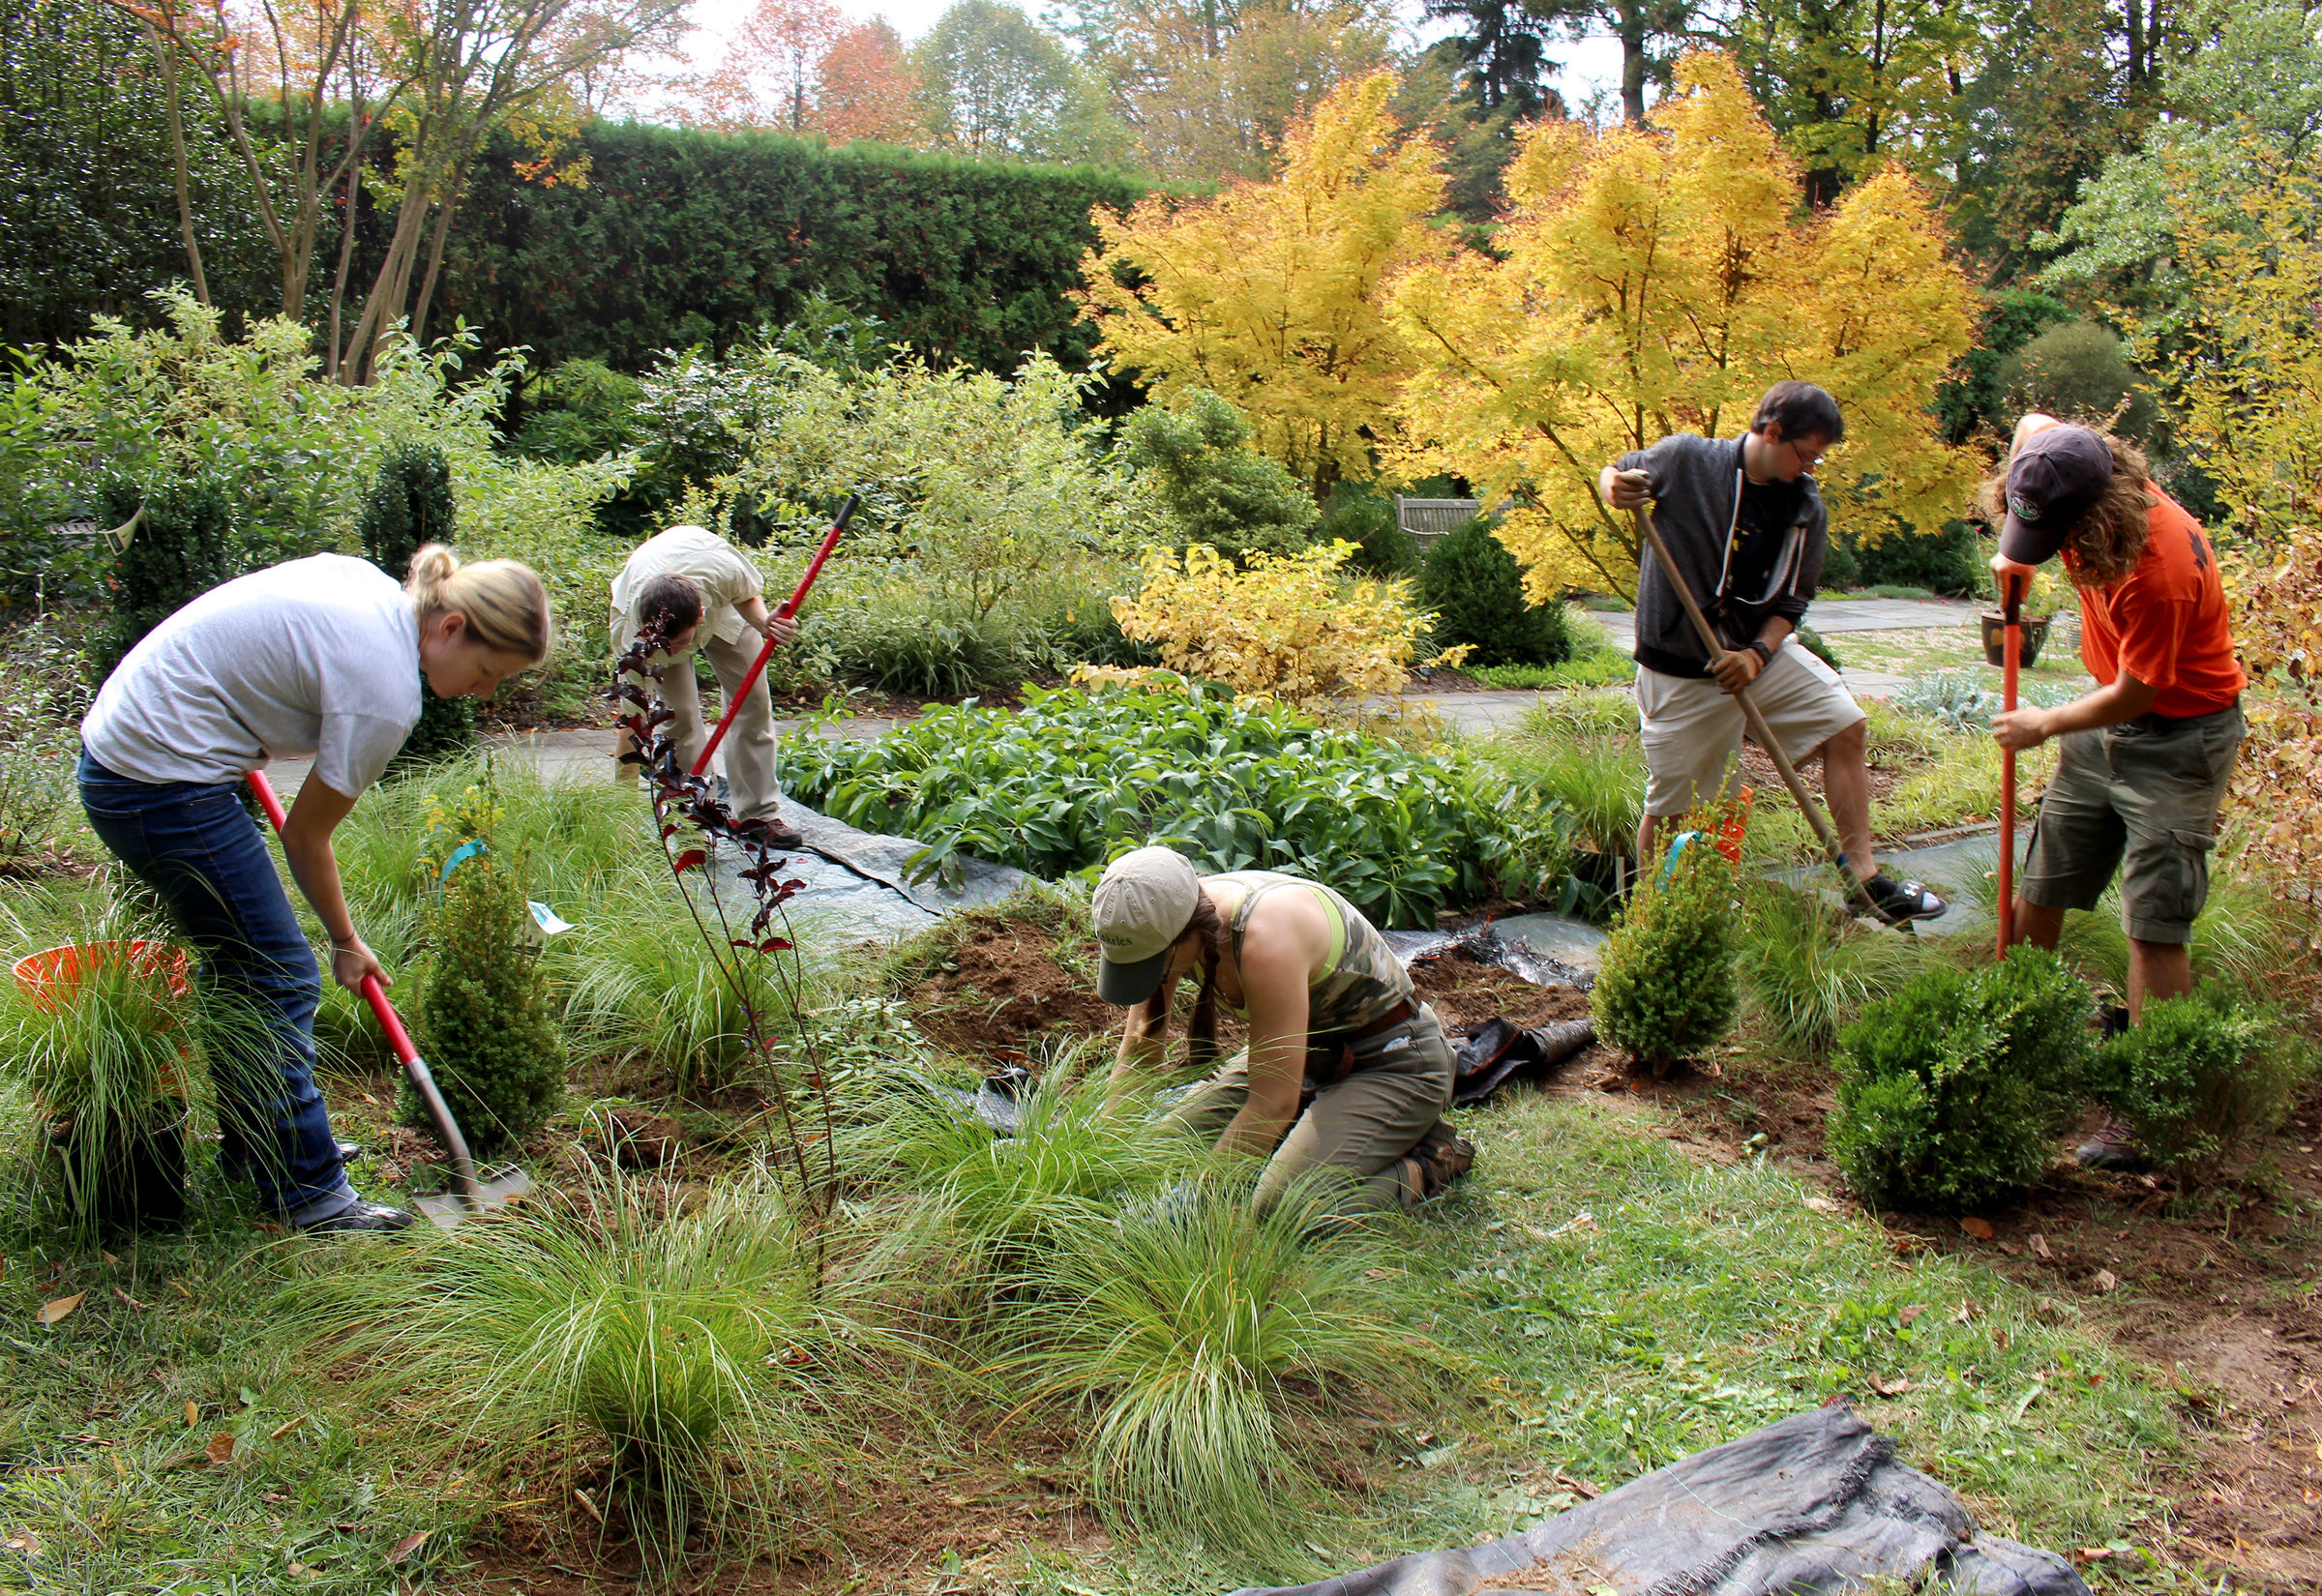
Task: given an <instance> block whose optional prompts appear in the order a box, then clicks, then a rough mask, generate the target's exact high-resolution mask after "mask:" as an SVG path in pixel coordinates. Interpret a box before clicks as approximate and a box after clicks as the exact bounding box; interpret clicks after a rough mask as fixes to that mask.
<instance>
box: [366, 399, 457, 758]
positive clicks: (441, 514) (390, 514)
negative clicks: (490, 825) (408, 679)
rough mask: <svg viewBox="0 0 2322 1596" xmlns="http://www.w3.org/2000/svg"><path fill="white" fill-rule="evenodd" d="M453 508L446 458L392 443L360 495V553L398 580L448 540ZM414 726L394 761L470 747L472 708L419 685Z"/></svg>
mask: <svg viewBox="0 0 2322 1596" xmlns="http://www.w3.org/2000/svg"><path fill="white" fill-rule="evenodd" d="M458 517H459V512H458V511H457V509H456V508H455V507H454V505H453V503H452V468H451V462H450V461H449V460H447V459H445V458H444V456H443V451H442V450H441V449H438V448H436V447H435V445H433V444H432V443H405V444H398V445H396V446H395V447H394V448H392V449H389V450H388V451H387V453H386V454H385V455H384V456H382V457H381V458H380V459H379V475H378V480H377V481H375V482H373V483H372V486H371V490H370V491H369V492H368V493H366V494H364V495H363V511H362V514H361V516H360V517H358V518H357V520H356V523H355V527H356V530H357V532H358V533H360V534H361V536H362V539H363V552H364V553H365V554H367V555H369V556H370V557H371V562H372V564H373V565H375V566H377V567H378V568H379V569H380V570H382V571H384V572H386V573H387V575H389V576H393V577H395V578H396V579H397V580H398V581H401V580H402V578H403V577H404V576H408V575H409V574H410V570H411V556H412V555H414V554H416V553H418V552H419V549H420V547H421V546H422V545H423V544H431V543H450V542H451V541H452V537H453V533H454V531H455V530H456V528H457V526H458ZM419 699H420V705H419V724H417V725H415V726H413V727H412V728H411V735H410V736H408V737H406V738H405V739H403V747H402V752H401V753H399V754H397V755H396V758H397V759H398V760H418V759H434V758H440V757H442V756H443V755H445V754H457V753H459V752H460V751H461V750H462V749H466V748H469V747H472V746H473V745H474V743H475V740H476V706H475V704H474V702H473V701H472V700H470V699H466V698H438V697H437V696H435V690H434V689H433V688H432V687H430V686H428V684H427V682H426V681H425V680H424V679H423V680H422V681H421V682H420V684H419Z"/></svg>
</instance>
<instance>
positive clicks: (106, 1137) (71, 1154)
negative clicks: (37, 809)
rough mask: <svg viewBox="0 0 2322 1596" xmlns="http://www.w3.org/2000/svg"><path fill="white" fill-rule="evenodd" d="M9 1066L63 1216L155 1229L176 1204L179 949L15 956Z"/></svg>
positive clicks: (182, 1180) (183, 1037) (134, 945)
mask: <svg viewBox="0 0 2322 1596" xmlns="http://www.w3.org/2000/svg"><path fill="white" fill-rule="evenodd" d="M15 978H16V1002H15V1012H14V1013H13V1014H12V1015H11V1017H10V1019H11V1024H10V1027H9V1028H10V1030H11V1031H12V1032H13V1033H14V1034H13V1035H12V1036H11V1037H10V1038H9V1042H10V1044H11V1046H10V1048H9V1059H10V1066H11V1067H12V1068H13V1069H15V1071H16V1072H17V1073H18V1074H19V1075H20V1076H21V1077H22V1078H23V1079H24V1082H25V1084H26V1085H27V1086H28V1087H29V1088H30V1089H31V1092H32V1096H33V1100H34V1102H35V1103H36V1104H37V1105H38V1106H39V1108H40V1112H41V1118H42V1131H43V1136H42V1139H43V1142H44V1144H45V1149H46V1152H47V1155H48V1157H49V1158H50V1159H51V1160H52V1161H53V1164H54V1167H55V1170H56V1172H57V1174H58V1176H59V1177H60V1178H61V1180H62V1182H63V1185H64V1189H65V1201H66V1206H67V1208H68V1209H69V1210H70V1211H71V1213H72V1215H73V1218H74V1220H75V1221H76V1222H77V1223H78V1224H80V1225H81V1226H83V1227H87V1228H90V1229H93V1230H98V1231H118V1230H127V1229H136V1228H166V1227H175V1226H177V1225H179V1224H182V1223H183V1222H184V1220H185V1213H186V1122H187V1117H188V1109H187V1103H186V1077H185V1059H186V1055H187V1053H188V1051H189V1050H190V1046H191V1039H192V1036H193V1029H194V1028H193V1024H192V1019H193V1015H192V1008H193V1005H192V1002H191V993H190V989H189V986H188V983H187V980H186V955H185V951H184V950H183V949H181V948H175V947H171V946H170V945H169V944H167V943H165V942H161V941H147V940H119V941H92V942H81V943H71V944H67V945H65V946H63V947H56V948H50V949H48V950H47V951H45V952H44V953H36V954H33V955H30V956H29V957H27V958H24V959H20V960H18V961H16V964H15Z"/></svg>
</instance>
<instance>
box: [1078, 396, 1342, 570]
mask: <svg viewBox="0 0 2322 1596" xmlns="http://www.w3.org/2000/svg"><path fill="white" fill-rule="evenodd" d="M1121 455H1122V458H1124V459H1126V460H1127V462H1128V464H1129V466H1130V468H1131V469H1132V470H1134V471H1136V472H1137V474H1138V476H1139V478H1140V480H1141V481H1142V482H1144V483H1145V484H1146V485H1147V486H1149V487H1151V488H1153V489H1154V490H1155V491H1156V492H1157V493H1158V494H1159V495H1160V499H1161V502H1162V503H1163V504H1164V505H1165V506H1167V507H1168V510H1169V514H1170V517H1171V518H1172V519H1173V520H1174V521H1175V522H1176V526H1175V527H1174V529H1173V530H1172V531H1171V533H1170V535H1169V537H1168V539H1167V541H1168V542H1169V544H1170V545H1171V546H1172V547H1176V548H1178V549H1180V550H1182V549H1183V548H1185V547H1188V546H1190V545H1192V544H1197V543H1199V544H1207V545H1208V546H1209V547H1212V548H1214V549H1216V550H1217V551H1218V552H1219V553H1221V554H1224V555H1226V556H1227V557H1228V558H1230V559H1235V560H1239V559H1241V558H1242V557H1243V556H1245V555H1247V554H1250V553H1253V552H1255V553H1265V554H1295V553H1296V552H1297V551H1298V550H1299V549H1302V548H1304V547H1306V546H1307V543H1308V541H1309V540H1308V537H1307V534H1308V533H1309V532H1310V531H1311V530H1312V529H1313V527H1314V523H1315V519H1316V510H1315V505H1314V498H1313V496H1312V495H1311V494H1309V493H1308V492H1307V491H1306V490H1305V489H1304V488H1301V487H1299V486H1298V483H1297V480H1296V479H1295V478H1294V477H1292V476H1291V474H1290V473H1289V472H1287V471H1285V470H1283V469H1282V467H1281V466H1280V465H1278V464H1276V463H1275V462H1274V461H1273V460H1272V459H1271V458H1268V457H1266V456H1265V455H1262V454H1260V453H1258V451H1257V450H1255V449H1253V448H1251V447H1250V424H1249V421H1248V420H1247V418H1245V417H1244V416H1243V415H1242V413H1241V412H1240V411H1238V410H1236V409H1235V408H1234V406H1233V405H1231V404H1229V403H1227V402H1226V401H1225V400H1224V399H1219V398H1218V397H1217V396H1216V395H1215V394H1211V393H1207V392H1205V391H1203V390H1200V389H1196V390H1194V391H1193V392H1192V393H1190V394H1188V395H1187V396H1186V398H1185V406H1184V408H1183V410H1181V411H1179V410H1173V409H1171V408H1170V407H1169V406H1167V405H1162V404H1148V405H1146V407H1145V408H1144V409H1142V410H1140V411H1138V412H1137V413H1136V414H1135V415H1133V416H1131V417H1130V418H1129V423H1128V426H1127V428H1126V429H1124V432H1123V436H1122V439H1121Z"/></svg>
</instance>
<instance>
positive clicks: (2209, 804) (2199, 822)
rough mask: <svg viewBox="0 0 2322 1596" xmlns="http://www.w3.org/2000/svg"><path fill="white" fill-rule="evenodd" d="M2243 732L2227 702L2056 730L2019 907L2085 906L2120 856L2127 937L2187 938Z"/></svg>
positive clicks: (2203, 894)
mask: <svg viewBox="0 0 2322 1596" xmlns="http://www.w3.org/2000/svg"><path fill="white" fill-rule="evenodd" d="M2245 729H2246V727H2245V726H2244V724H2243V721H2242V708H2241V705H2240V704H2238V703H2234V704H2229V705H2227V706H2226V707H2225V708H2223V709H2220V710H2216V711H2213V712H2212V713H2210V714H2207V715H2188V716H2184V717H2181V718H2164V717H2153V716H2146V717H2143V718H2141V719H2139V720H2135V721H2130V722H2128V723H2127V724H2122V725H2117V726H2105V727H2103V728H2102V729H2100V730H2097V731H2068V732H2066V733H2065V734H2064V736H2063V737H2062V738H2060V739H2059V744H2060V747H2059V751H2058V757H2057V761H2056V775H2055V777H2054V779H2053V780H2051V781H2050V782H2049V783H2048V790H2047V791H2046V793H2044V794H2043V795H2042V796H2041V798H2040V800H2039V819H2038V820H2037V821H2035V822H2034V823H2033V827H2032V845H2031V849H2030V851H2029V852H2028V854H2027V855H2026V857H2025V860H2024V885H2023V896H2024V901H2026V902H2028V903H2037V904H2039V906H2040V907H2041V908H2049V909H2093V908H2095V907H2096V906H2097V901H2098V900H2099V898H2101V897H2103V895H2104V888H2105V887H2106V885H2108V884H2109V883H2110V882H2111V880H2112V875H2113V872H2115V871H2116V870H2122V865H2123V861H2124V859H2125V860H2126V862H2127V869H2126V870H2125V871H2122V875H2121V922H2122V925H2123V926H2124V928H2125V929H2126V930H2127V931H2128V934H2129V935H2130V936H2132V937H2134V938H2136V940H2138V941H2139V942H2189V941H2191V940H2192V936H2193V921H2194V920H2195V919H2197V918H2198V917H2199V915H2200V913H2201V906H2202V905H2203V904H2204V903H2206V902H2207V901H2209V853H2210V849H2211V848H2213V847H2215V846H2216V845H2217V824H2218V804H2219V803H2220V802H2222V801H2223V799H2224V796H2225V784H2226V783H2227V782H2229V781H2230V780H2232V777H2233V757H2234V754H2235V752H2236V751H2237V750H2239V749H2240V747H2241V746H2242V734H2243V732H2244V730H2245Z"/></svg>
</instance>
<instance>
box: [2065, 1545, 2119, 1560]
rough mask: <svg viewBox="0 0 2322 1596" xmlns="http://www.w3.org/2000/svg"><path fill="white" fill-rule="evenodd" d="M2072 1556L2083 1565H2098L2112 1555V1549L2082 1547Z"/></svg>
mask: <svg viewBox="0 0 2322 1596" xmlns="http://www.w3.org/2000/svg"><path fill="white" fill-rule="evenodd" d="M2072 1555H2073V1556H2075V1557H2077V1558H2079V1559H2080V1560H2081V1561H2082V1562H2084V1563H2100V1562H2102V1561H2103V1560H2104V1559H2105V1558H2107V1557H2109V1556H2111V1555H2112V1549H2111V1548H2109V1547H2101V1546H2084V1547H2082V1548H2080V1549H2079V1550H2078V1551H2077V1552H2073V1553H2072Z"/></svg>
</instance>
